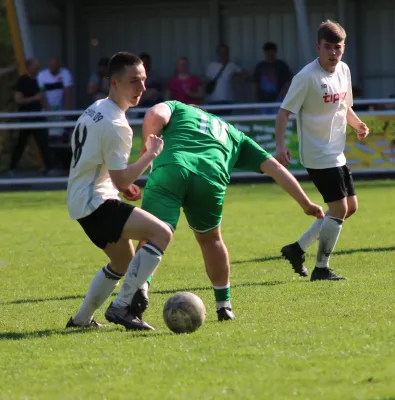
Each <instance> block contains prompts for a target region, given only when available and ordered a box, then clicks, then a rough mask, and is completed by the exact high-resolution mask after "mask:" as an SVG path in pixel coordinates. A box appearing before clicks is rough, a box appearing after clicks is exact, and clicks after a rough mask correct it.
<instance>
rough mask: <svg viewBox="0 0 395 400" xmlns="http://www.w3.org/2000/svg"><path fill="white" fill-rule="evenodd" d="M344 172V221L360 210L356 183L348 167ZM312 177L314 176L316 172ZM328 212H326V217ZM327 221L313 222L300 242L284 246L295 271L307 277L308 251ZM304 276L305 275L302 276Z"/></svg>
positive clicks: (283, 249) (283, 251)
mask: <svg viewBox="0 0 395 400" xmlns="http://www.w3.org/2000/svg"><path fill="white" fill-rule="evenodd" d="M342 169H343V171H344V183H345V187H346V189H347V194H348V197H347V214H346V216H345V218H344V219H347V218H349V217H351V216H352V215H353V214H355V212H356V211H357V209H358V200H357V196H356V194H355V188H354V183H353V179H352V175H351V171H350V169H349V168H348V166H347V165H346V166H344V167H342ZM310 171H312V173H311V175H314V170H310ZM327 214H328V211H327V212H326V215H327ZM324 220H325V219H317V220H315V221H314V222H313V224H312V225H311V226H310V228H309V229H308V230H307V231H306V232H304V233H303V234H302V236H301V237H300V238H299V240H298V241H297V242H295V243H292V244H289V245H287V246H284V247H283V248H282V249H281V252H282V254H283V256H284V257H285V258H287V259H288V260H289V261H290V262H291V264H292V265H293V267H294V269H295V270H299V271H302V272H303V271H305V276H307V275H308V273H307V268H306V267H305V265H304V262H305V252H306V251H307V249H308V248H309V247H310V246H311V245H312V244H313V243H315V242H316V241H317V240H318V239H319V235H320V230H321V227H322V224H323V222H324ZM301 275H303V273H302V274H301Z"/></svg>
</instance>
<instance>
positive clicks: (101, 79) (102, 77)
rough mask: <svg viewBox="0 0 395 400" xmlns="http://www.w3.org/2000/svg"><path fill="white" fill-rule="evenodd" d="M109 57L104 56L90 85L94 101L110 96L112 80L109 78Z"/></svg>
mask: <svg viewBox="0 0 395 400" xmlns="http://www.w3.org/2000/svg"><path fill="white" fill-rule="evenodd" d="M108 62H109V58H107V57H103V58H101V59H100V60H99V63H98V65H97V67H98V68H97V72H95V73H93V74H92V76H91V78H90V80H89V85H88V94H89V96H91V100H92V102H95V101H96V100H100V99H104V98H106V97H107V96H108V92H109V90H110V81H109V79H108Z"/></svg>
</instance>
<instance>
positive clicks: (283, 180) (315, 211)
mask: <svg viewBox="0 0 395 400" xmlns="http://www.w3.org/2000/svg"><path fill="white" fill-rule="evenodd" d="M261 171H262V172H264V173H266V174H268V175H269V176H271V177H272V178H273V179H274V180H275V181H276V182H277V183H278V184H279V185H280V186H281V187H282V188H283V189H284V190H285V191H286V192H287V193H288V194H290V195H291V196H292V197H293V198H294V199H295V200H296V202H297V203H298V204H299V205H300V206H301V207H302V208H303V211H304V212H305V213H306V214H307V215H313V216H315V217H317V218H324V216H325V215H324V212H323V211H322V208H321V207H320V206H319V205H317V204H314V203H313V202H311V201H310V199H309V198H308V197H307V195H306V193H305V192H304V190H303V189H302V187H301V186H300V185H299V182H298V181H297V180H296V179H295V178H294V177H293V175H292V174H291V173H289V172H288V170H286V169H285V168H284V167H283V166H282V165H281V164H280V163H279V162H278V161H277V160H276V159H274V158H273V157H272V158H269V159H267V160H266V161H264V162H263V163H262V164H261Z"/></svg>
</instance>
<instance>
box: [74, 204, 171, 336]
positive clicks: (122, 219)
mask: <svg viewBox="0 0 395 400" xmlns="http://www.w3.org/2000/svg"><path fill="white" fill-rule="evenodd" d="M78 222H79V223H80V224H81V226H82V227H83V229H84V230H85V232H86V234H87V235H88V237H89V238H90V239H91V240H92V242H93V243H94V244H95V245H96V246H97V247H99V248H101V249H103V251H104V252H105V253H106V254H107V255H108V256H109V258H110V264H109V265H108V266H106V267H105V268H104V269H103V270H102V272H99V273H98V274H97V276H96V277H95V278H94V281H93V282H92V284H91V288H90V294H89V296H87V299H86V304H85V305H86V307H85V312H84V310H83V318H85V321H86V320H87V319H88V316H89V315H92V311H93V312H94V308H97V304H99V303H102V302H103V301H105V299H106V298H108V297H109V295H110V294H111V292H112V290H114V288H115V286H116V281H119V279H120V278H121V277H122V275H123V274H124V273H125V271H126V270H128V272H129V271H130V270H132V271H133V273H132V274H127V276H126V278H125V282H126V284H125V283H124V285H123V286H122V288H123V289H124V290H123V291H122V288H121V292H122V297H121V298H119V297H120V296H119V295H118V297H117V299H118V300H119V303H118V306H117V305H113V306H110V308H109V309H108V310H107V312H106V318H107V320H109V321H112V322H115V323H119V324H122V325H124V326H125V327H126V328H128V329H152V328H151V327H150V326H149V325H148V324H145V323H144V322H143V321H141V320H140V319H139V318H137V317H136V315H135V314H133V313H131V312H130V303H131V301H132V299H133V295H134V294H135V292H136V291H137V289H138V288H140V287H142V286H143V285H144V283H145V281H146V279H147V278H148V276H149V275H150V274H151V272H152V271H151V269H152V270H153V269H154V268H155V267H156V265H157V264H158V263H159V262H160V260H161V255H162V254H163V251H164V250H165V249H166V247H167V245H168V243H169V241H170V239H171V236H172V234H171V231H170V229H169V228H168V226H167V225H166V224H164V223H163V222H161V221H160V220H158V219H157V218H155V217H154V216H152V215H150V214H148V213H147V212H145V211H143V210H140V209H137V208H135V207H133V206H131V205H129V204H126V203H123V202H120V201H118V200H107V201H106V202H104V203H103V204H102V205H101V206H100V207H99V208H98V209H97V210H95V211H94V212H93V213H92V214H90V215H89V216H87V217H85V218H81V219H80V220H78ZM131 239H135V240H144V241H146V242H147V244H146V245H145V246H143V247H142V248H141V249H140V250H139V252H138V254H136V257H135V259H136V258H137V256H138V259H137V261H138V262H137V263H133V262H131V258H132V257H133V247H132V246H131V242H130V240H131ZM147 274H148V275H147ZM112 281H115V282H112ZM99 291H102V294H101V295H100V296H99V295H98V292H99ZM121 292H120V293H121ZM94 298H98V300H97V301H96V302H95V303H94V302H93V301H91V300H92V299H94ZM79 317H81V319H82V316H79ZM78 319H79V318H77V321H78ZM72 321H73V320H72ZM73 322H74V321H73ZM91 322H92V321H91ZM68 325H69V326H70V324H68ZM75 325H77V324H76V323H75V322H74V323H73V324H71V326H75ZM78 325H80V324H78ZM81 325H82V326H92V324H91V323H88V325H85V324H81ZM81 325H80V326H81Z"/></svg>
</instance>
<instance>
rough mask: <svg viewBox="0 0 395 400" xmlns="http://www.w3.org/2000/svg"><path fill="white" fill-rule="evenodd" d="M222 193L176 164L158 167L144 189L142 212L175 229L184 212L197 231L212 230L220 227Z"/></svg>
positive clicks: (222, 190)
mask: <svg viewBox="0 0 395 400" xmlns="http://www.w3.org/2000/svg"><path fill="white" fill-rule="evenodd" d="M224 196H225V190H224V189H221V188H218V187H217V186H215V185H212V184H211V183H210V182H209V181H208V180H207V179H205V178H202V177H201V176H199V175H196V174H194V173H192V172H191V171H189V170H188V169H187V168H185V167H183V166H181V165H177V164H167V165H162V166H160V167H157V168H155V169H154V171H152V173H151V174H150V176H149V178H148V181H147V184H146V186H145V189H144V196H143V203H142V209H143V210H145V211H148V212H149V213H151V214H153V215H155V216H156V217H157V218H159V219H160V220H162V221H164V222H166V223H167V224H169V225H170V226H171V227H172V228H173V230H175V229H176V227H177V223H178V220H179V218H180V210H181V208H183V209H184V213H185V216H186V218H187V221H188V224H189V226H190V227H191V228H192V229H193V230H194V231H196V232H199V233H204V232H208V231H211V230H212V229H214V228H216V227H218V226H219V225H220V224H221V219H222V207H223V202H224Z"/></svg>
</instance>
